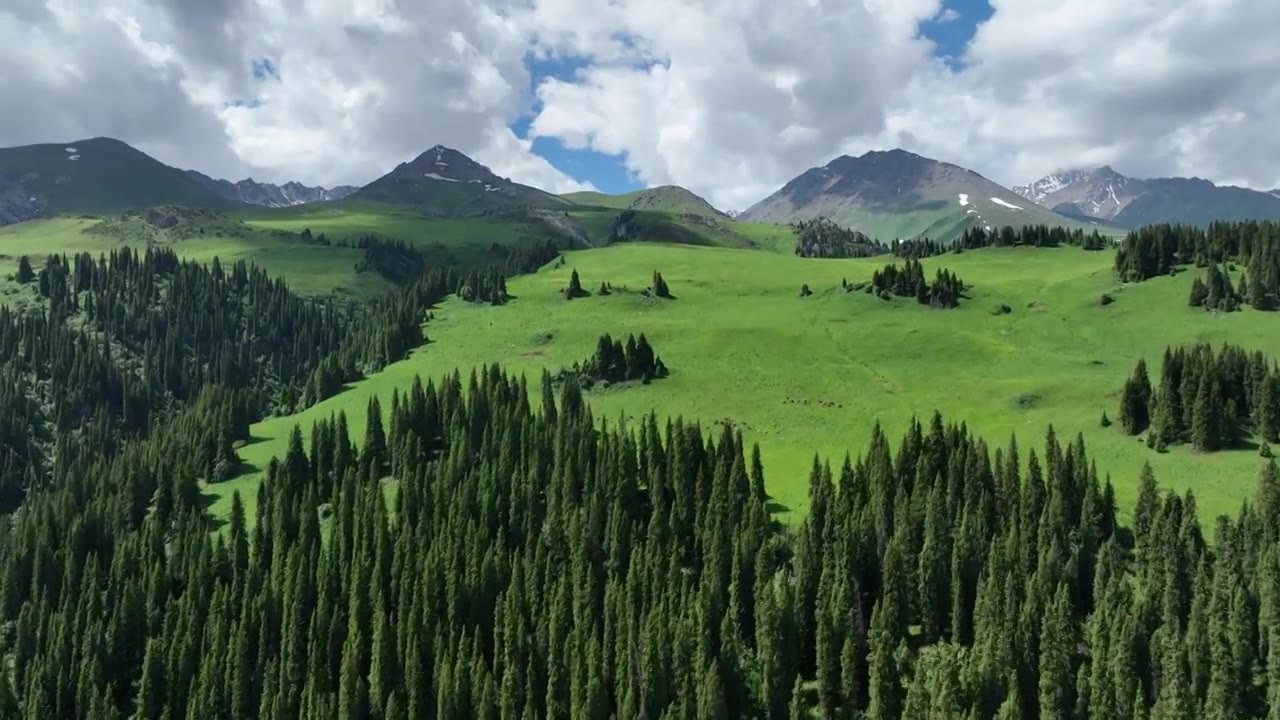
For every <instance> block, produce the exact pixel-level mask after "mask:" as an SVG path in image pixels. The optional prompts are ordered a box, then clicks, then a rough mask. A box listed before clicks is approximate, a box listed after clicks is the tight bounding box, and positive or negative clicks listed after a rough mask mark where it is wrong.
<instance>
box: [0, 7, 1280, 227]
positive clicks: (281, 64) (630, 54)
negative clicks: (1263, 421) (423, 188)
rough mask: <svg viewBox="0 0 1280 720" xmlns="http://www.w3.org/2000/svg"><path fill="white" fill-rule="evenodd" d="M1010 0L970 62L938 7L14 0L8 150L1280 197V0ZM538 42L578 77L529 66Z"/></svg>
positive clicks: (667, 178)
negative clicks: (1048, 183)
mask: <svg viewBox="0 0 1280 720" xmlns="http://www.w3.org/2000/svg"><path fill="white" fill-rule="evenodd" d="M991 4H992V6H993V8H994V10H995V13H994V15H993V17H992V18H991V19H990V20H989V21H987V22H986V23H984V24H983V25H982V26H980V27H979V29H978V32H977V34H976V36H975V37H974V38H973V40H972V42H971V43H970V45H969V47H968V49H967V52H966V54H965V64H964V65H963V66H962V67H961V69H959V70H956V69H952V68H949V67H947V66H946V65H945V64H944V63H943V62H942V61H941V60H939V59H938V58H936V57H935V53H934V48H933V47H932V45H931V44H930V43H929V41H927V40H925V39H922V38H921V37H920V36H919V33H918V31H917V30H918V25H919V23H920V22H922V21H924V20H928V19H930V18H939V17H940V12H941V11H942V9H943V8H942V6H941V3H940V2H939V0H861V1H860V2H841V1H838V0H782V2H777V1H776V0H706V1H705V2H690V1H689V0H616V1H615V2H611V3H607V4H601V3H599V2H589V1H588V0H496V1H495V2H490V3H475V2H469V1H468V0H432V1H431V2H399V3H396V2H391V0H360V1H358V2H350V1H346V2H340V1H338V0H307V1H305V2H303V1H301V0H300V1H299V2H291V3H280V2H276V1H274V0H216V1H211V2H201V3H186V2H176V0H170V1H168V2H155V1H154V0H102V2H99V3H93V4H91V5H84V4H81V3H76V2H67V1H66V0H10V1H9V2H6V3H4V4H3V6H0V64H2V65H3V66H4V67H5V68H6V70H5V78H6V82H4V83H0V106H3V107H6V108H21V111H20V112H6V113H3V114H0V144H3V145H13V144H20V143H26V142H44V141H60V140H61V141H66V140H72V139H75V138H80V137H89V136H94V135H111V136H114V137H119V138H121V139H123V140H126V141H128V142H131V143H133V144H135V145H137V146H138V147H140V148H141V149H143V150H145V151H147V152H150V153H152V154H154V155H156V156H157V157H159V158H160V159H162V160H164V161H165V162H169V163H171V164H174V165H178V166H181V167H194V168H196V169H200V170H202V171H204V172H208V173H210V174H215V175H220V176H225V177H232V178H238V177H243V176H245V175H249V174H252V175H254V176H255V177H258V178H260V179H264V180H265V179H270V180H283V179H297V180H302V181H306V182H309V183H324V184H337V183H363V182H367V181H368V180H370V179H372V178H373V177H376V176H377V175H379V174H380V173H382V172H385V171H386V170H388V169H390V168H391V167H394V166H395V164H396V163H398V162H401V161H403V160H406V159H408V158H410V157H412V156H414V155H416V154H417V153H419V152H421V151H422V150H423V149H424V148H426V147H429V146H431V145H434V144H436V143H441V144H444V145H448V146H451V147H456V148H457V149H459V150H461V151H463V152H466V153H468V154H470V155H472V156H474V157H475V158H476V159H477V160H480V161H481V162H484V163H486V164H488V165H490V167H492V169H493V170H494V171H495V172H496V173H498V174H499V175H504V176H510V177H512V178H513V179H514V180H517V181H519V182H524V183H528V184H532V185H537V186H541V187H545V188H547V189H550V190H553V191H566V190H572V189H579V188H582V187H584V186H586V185H587V184H588V183H587V181H589V180H590V177H589V172H586V171H583V170H581V169H576V168H574V167H565V168H561V169H557V168H556V167H553V166H552V165H551V164H550V163H549V162H547V161H546V160H545V159H543V158H542V157H539V156H538V155H536V154H535V153H534V152H533V149H532V141H533V140H534V139H535V138H539V137H541V138H549V139H555V140H558V141H560V142H562V143H563V144H565V145H566V146H568V147H571V148H581V149H587V150H592V151H597V152H601V153H607V154H614V155H619V156H621V157H622V159H623V162H624V163H625V165H626V167H627V169H628V170H629V171H630V172H631V173H632V174H633V175H634V176H635V177H636V178H638V179H639V180H640V181H641V182H644V183H646V184H651V185H659V184H665V183H674V184H680V185H684V186H686V187H688V188H690V189H691V190H693V191H694V192H697V193H699V194H701V195H703V196H705V197H707V198H708V199H710V200H711V201H712V202H714V203H715V204H717V205H719V206H721V207H745V206H747V205H749V204H751V203H752V202H754V201H755V200H758V199H759V198H761V197H763V196H764V195H766V194H768V193H769V192H772V191H773V190H776V189H777V187H778V186H779V185H780V184H782V183H783V182H785V181H786V180H788V179H790V178H791V177H793V176H794V175H796V174H798V173H799V172H802V171H803V170H805V169H806V168H809V167H812V166H816V165H821V164H824V163H826V162H827V161H829V160H830V159H831V158H832V157H834V156H836V155H838V154H840V153H842V152H843V153H850V154H860V153H861V152H863V151H865V150H868V149H883V148H889V147H904V148H907V149H910V150H912V151H914V152H918V153H920V154H924V155H928V156H931V157H935V158H938V159H942V160H946V161H949V162H954V163H957V164H960V165H964V166H967V167H971V168H973V169H975V170H977V171H979V172H981V173H983V174H984V175H987V176H988V177H991V178H992V179H993V180H996V181H997V182H1001V183H1003V184H1006V185H1011V184H1013V183H1015V182H1024V181H1026V180H1028V179H1031V178H1035V177H1039V176H1041V175H1044V174H1047V173H1049V172H1052V171H1054V170H1057V169H1060V168H1063V167H1081V166H1089V165H1092V164H1102V163H1110V164H1113V165H1115V166H1116V167H1117V168H1120V169H1122V171H1123V172H1126V173H1127V174H1130V175H1135V176H1139V177H1141V176H1158V175H1197V176H1200V177H1207V178H1210V179H1213V180H1216V181H1219V182H1227V183H1238V184H1245V185H1249V186H1252V187H1258V188H1272V187H1276V186H1278V185H1280V163H1276V162H1275V159H1276V158H1277V157H1280V133H1276V132H1274V127H1273V118H1275V117H1277V116H1280V74H1277V73H1276V72H1275V68H1276V67H1280V43H1275V42H1273V41H1272V39H1271V38H1270V37H1269V36H1270V34H1271V29H1272V28H1276V27H1280V3H1276V2H1256V1H1255V0H1149V1H1148V2H1144V3H1102V2H1084V3H1063V2H1060V1H1058V0H992V3H991ZM947 19H948V20H951V19H952V18H949V17H948V18H947ZM211 28H216V29H217V31H216V32H214V31H211V30H210V29H211ZM446 28H447V30H446ZM264 58H266V59H269V60H270V64H269V65H267V64H265V63H263V62H262V60H263V59H264ZM530 58H538V59H539V60H540V62H539V63H538V64H537V65H536V67H544V66H559V67H566V66H571V67H572V68H574V71H573V72H562V73H558V76H548V77H534V76H533V75H532V74H531V71H530V64H529V60H530ZM251 68H256V69H257V72H251ZM522 118H523V119H524V120H525V121H526V122H527V123H528V127H529V130H528V133H527V134H525V135H524V136H523V137H522V136H519V135H517V134H516V133H515V132H514V131H512V130H511V129H510V126H511V125H513V124H515V123H517V122H518V121H521V119H522ZM570 174H576V175H578V177H576V178H575V177H571V176H570Z"/></svg>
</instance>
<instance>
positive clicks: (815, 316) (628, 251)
mask: <svg viewBox="0 0 1280 720" xmlns="http://www.w3.org/2000/svg"><path fill="white" fill-rule="evenodd" d="M1112 261H1113V254H1112V253H1111V252H1109V251H1108V252H1092V253H1091V252H1086V251H1083V250H1080V249H1076V248H1061V249H1052V250H1047V249H1031V248H1017V249H984V250H977V251H970V252H966V253H963V254H959V255H952V254H949V255H945V256H942V257H938V258H932V259H928V260H925V261H924V264H925V266H926V268H925V269H926V272H927V273H928V274H929V275H932V273H933V269H934V268H936V267H946V268H948V269H950V270H951V271H953V272H955V273H957V274H958V275H959V276H960V277H961V278H963V279H964V281H965V282H966V283H968V284H969V285H971V286H972V288H971V290H970V292H969V297H968V299H966V300H964V301H963V303H962V305H961V306H960V307H959V308H958V309H954V310H934V309H930V308H927V307H924V306H921V305H918V304H916V303H915V302H914V301H913V300H910V299H906V298H895V299H893V300H890V301H886V300H881V299H879V298H877V297H875V296H872V295H868V294H865V293H862V292H853V293H847V292H845V291H844V290H843V289H842V287H841V280H842V279H847V280H848V281H849V282H850V283H857V282H861V281H864V280H867V279H869V278H870V276H871V274H872V272H873V271H875V270H876V269H878V268H880V267H882V266H883V265H884V264H885V263H886V262H887V259H885V258H880V259H878V260H877V259H866V260H813V259H804V258H798V257H795V256H792V255H785V254H773V253H762V252H757V251H749V250H735V249H725V248H710V247H690V246H680V245H661V244H649V243H636V244H618V245H613V246H610V247H606V248H601V249H593V250H585V251H577V252H571V253H567V254H566V263H565V264H564V265H563V266H557V265H556V264H555V263H553V264H552V265H551V266H548V267H546V268H543V269H542V270H541V271H540V272H538V273H536V274H532V275H527V276H524V277H520V278H516V279H513V280H511V281H510V282H509V283H508V287H509V289H510V291H511V293H512V294H513V295H514V296H515V299H514V300H512V301H511V302H510V303H509V304H507V305H505V306H501V307H490V306H479V305H469V304H467V303H464V302H461V301H458V300H456V299H450V300H448V301H446V302H445V303H443V304H441V305H440V306H439V307H438V308H437V309H436V310H435V318H434V319H433V320H431V321H430V322H429V323H427V325H426V332H427V334H428V336H429V337H430V342H429V343H428V344H427V345H425V346H424V347H422V348H419V349H418V350H416V351H415V352H414V353H413V354H412V355H411V356H410V357H409V358H407V359H406V360H404V361H401V362H399V363H396V364H394V365H392V366H390V367H388V368H387V369H385V370H384V371H382V372H380V373H378V374H376V375H373V376H372V377H369V378H367V379H366V380H364V381H361V382H359V383H357V384H355V385H353V386H351V387H349V388H347V389H346V390H345V391H344V392H342V393H341V394H339V395H337V396H335V397H333V398H330V399H328V400H326V401H325V402H322V403H320V404H319V405H317V406H315V407H312V408H310V409H308V410H306V411H305V412H302V413H300V414H297V415H294V416H289V417H279V418H271V419H268V420H266V421H264V422H261V423H259V424H257V425H255V426H254V428H253V436H254V440H253V441H252V442H251V443H250V444H249V445H247V446H246V447H244V448H243V449H242V450H241V455H242V457H243V458H244V460H245V461H246V462H247V463H248V464H249V465H250V466H251V467H252V468H253V469H252V470H251V471H249V472H246V473H245V474H243V475H241V476H240V477H239V478H236V479H234V480H231V481H229V482H226V483H222V484H218V485H214V486H210V487H209V488H208V491H209V492H211V493H213V494H214V495H216V496H217V500H216V502H215V511H223V510H225V509H226V508H228V507H229V504H230V496H231V493H232V491H234V490H240V491H241V493H242V495H243V496H244V499H245V500H246V502H247V503H248V504H249V505H250V507H252V504H253V500H254V489H255V487H256V484H257V482H258V478H259V475H260V472H261V470H262V468H264V467H265V465H266V463H267V462H268V461H269V459H270V458H271V457H272V456H273V455H278V454H281V453H282V452H283V450H284V447H285V443H286V442H287V437H288V434H289V432H290V430H291V429H292V427H293V426H294V425H295V424H300V425H301V426H302V427H303V428H304V429H309V426H310V424H311V422H312V421H314V420H315V419H316V418H319V417H325V416H328V415H330V414H331V413H336V412H338V411H345V412H346V413H347V416H348V419H349V421H350V423H351V425H352V432H353V434H354V437H355V438H356V439H357V440H358V439H359V438H361V437H362V436H363V431H364V424H365V408H366V406H367V403H368V400H369V398H370V397H371V396H373V395H377V396H379V397H380V398H381V399H382V400H383V406H384V408H385V407H387V406H388V405H389V402H388V401H389V398H390V395H391V393H392V392H393V391H395V390H396V389H401V390H403V389H405V388H407V387H408V386H409V385H410V383H411V382H412V381H413V378H414V376H415V375H420V376H422V378H423V380H424V382H425V381H426V380H428V379H432V378H435V379H438V378H440V377H442V376H444V375H446V374H448V373H452V372H453V371H455V370H457V371H460V372H461V373H463V375H464V379H465V376H466V375H467V374H469V373H470V372H471V370H472V369H473V368H476V367H479V366H484V365H487V364H489V363H498V364H501V365H503V366H505V367H506V368H508V369H509V370H512V371H515V372H518V373H524V374H525V375H526V376H527V377H528V379H529V383H530V385H531V391H533V392H534V393H535V394H536V391H537V383H538V381H539V377H540V374H541V371H542V370H543V369H544V368H547V369H550V370H552V371H555V370H556V369H558V368H561V367H565V366H568V365H571V364H573V363H574V362H576V361H580V360H583V359H585V358H587V357H588V356H589V355H590V354H591V353H592V352H593V351H594V348H595V345H596V341H597V339H598V338H599V336H600V335H601V334H602V333H605V332H607V333H610V334H612V335H613V336H614V337H619V336H622V337H623V338H625V336H626V335H627V334H628V333H636V334H639V333H645V335H646V336H647V337H648V338H649V340H650V342H651V343H652V344H653V347H654V349H655V350H656V351H657V353H658V354H659V356H660V357H661V358H662V359H663V361H664V362H665V363H666V365H667V366H668V367H669V368H670V370H671V375H670V377H668V378H665V379H662V380H657V381H654V382H653V383H652V384H650V385H639V384H632V385H626V386H618V387H613V388H608V389H604V390H598V391H592V392H591V393H589V401H590V403H591V405H592V407H593V409H594V412H595V414H596V417H597V419H598V420H599V421H600V422H608V423H634V422H636V421H637V419H639V418H642V417H643V416H645V415H646V414H648V413H650V412H653V413H656V414H657V415H658V416H659V417H660V418H666V417H674V416H683V417H685V418H689V419H697V420H698V421H699V422H700V423H701V424H702V425H703V427H704V428H706V430H707V431H708V432H718V431H719V426H720V425H721V424H725V423H728V424H730V425H732V426H733V427H735V428H738V429H741V431H742V432H743V434H744V436H745V438H746V439H747V440H748V442H759V443H760V445H761V449H762V453H763V457H764V462H765V472H766V477H767V479H768V489H769V491H770V493H771V494H772V495H773V497H774V499H775V500H776V501H777V502H778V503H780V504H781V505H783V506H785V508H786V509H787V510H788V511H791V512H792V513H799V512H803V511H804V509H805V505H806V497H805V496H806V487H807V482H808V474H809V468H810V466H811V464H812V462H813V458H814V456H815V454H816V455H818V456H819V457H821V458H823V459H825V460H830V461H831V462H832V463H833V464H836V463H839V462H840V461H841V459H842V458H843V456H844V454H845V453H846V451H847V450H848V449H850V448H862V447H865V445H866V441H867V438H868V436H869V434H870V433H871V431H872V428H873V427H874V425H875V424H876V423H877V422H878V423H881V424H882V425H883V427H884V428H885V430H886V432H887V434H888V435H889V438H890V440H891V442H896V441H897V440H898V439H899V438H900V437H901V435H902V433H903V432H904V431H905V430H906V428H907V426H908V424H909V422H910V420H911V418H912V416H913V415H915V416H919V417H920V418H921V420H922V421H923V422H927V421H928V419H929V416H930V415H931V414H932V413H933V411H934V410H935V409H936V410H938V411H940V412H941V413H942V414H943V416H944V417H945V418H946V419H947V420H948V421H955V422H960V421H963V422H965V423H967V425H968V426H969V428H971V429H972V430H974V431H976V432H977V433H978V434H980V435H981V436H983V437H984V438H986V439H987V441H988V443H989V444H991V445H992V449H993V451H994V448H995V447H997V446H1004V445H1005V444H1006V443H1007V441H1008V439H1009V437H1010V436H1011V435H1013V434H1016V435H1017V437H1018V440H1019V444H1020V447H1021V448H1022V450H1023V454H1024V457H1025V454H1026V452H1027V451H1028V450H1029V449H1032V448H1040V447H1041V446H1042V440H1043V437H1044V433H1045V431H1046V429H1047V428H1048V426H1049V425H1050V424H1053V425H1054V426H1055V428H1056V431H1057V432H1058V433H1059V435H1060V436H1061V437H1064V438H1073V437H1074V436H1075V435H1076V434H1077V433H1081V434H1083V436H1084V439H1085V442H1086V444H1087V446H1088V448H1089V451H1090V453H1091V455H1092V457H1093V458H1095V459H1096V461H1097V463H1098V470H1099V472H1100V473H1101V474H1104V475H1108V474H1109V475H1110V476H1111V477H1112V479H1113V482H1114V483H1115V486H1116V490H1117V496H1118V500H1119V503H1120V509H1121V512H1122V513H1123V514H1126V515H1127V513H1128V512H1129V509H1130V508H1131V506H1132V501H1133V498H1134V494H1135V490H1136V485H1137V478H1138V473H1139V471H1140V469H1141V467H1142V464H1143V463H1144V462H1150V463H1151V464H1152V466H1153V468H1154V469H1155V471H1156V476H1157V478H1158V479H1159V481H1160V482H1161V483H1162V484H1163V485H1164V486H1166V487H1170V488H1173V489H1176V490H1178V491H1182V490H1186V489H1192V490H1194V491H1195V493H1196V496H1197V500H1198V503H1199V508H1200V512H1201V516H1202V518H1204V519H1206V520H1207V519H1209V518H1212V517H1213V516H1216V515H1217V514H1219V513H1234V512H1235V511H1236V510H1237V509H1238V508H1239V505H1240V503H1241V502H1242V500H1243V499H1245V498H1246V497H1247V496H1248V494H1249V493H1250V492H1251V491H1252V489H1253V483H1254V479H1255V477H1256V475H1257V471H1258V469H1259V468H1260V467H1261V464H1262V460H1261V458H1260V457H1259V456H1258V453H1257V451H1256V450H1245V449H1241V450H1232V451H1228V452H1221V453H1216V454H1212V455H1200V454H1196V453H1194V452H1192V451H1190V450H1189V449H1187V448H1184V447H1177V448H1174V449H1173V450H1172V451H1171V452H1169V453H1167V454H1157V453H1155V452H1154V451H1151V450H1148V449H1147V448H1146V447H1145V445H1143V444H1142V443H1140V442H1139V441H1138V440H1136V439H1135V438H1132V437H1127V436H1125V435H1124V434H1123V433H1122V432H1121V431H1120V429H1119V427H1118V426H1113V427H1110V428H1102V427H1100V425H1099V418H1100V416H1101V414H1102V412H1103V411H1104V410H1105V411H1106V412H1107V413H1108V414H1109V415H1110V416H1111V417H1113V418H1115V417H1117V415H1118V407H1117V406H1118V397H1119V391H1120V389H1121V387H1122V385H1123V383H1124V380H1125V378H1126V377H1127V376H1128V375H1129V374H1130V372H1131V371H1132V369H1133V366H1134V364H1135V363H1136V362H1137V360H1138V359H1139V358H1144V357H1145V358H1146V359H1147V360H1148V361H1149V362H1150V363H1151V364H1152V369H1153V372H1154V373H1157V374H1156V377H1155V379H1156V380H1158V367H1159V360H1160V357H1161V355H1162V354H1163V352H1164V349H1165V347H1166V346H1168V345H1171V344H1180V343H1192V342H1196V341H1208V342H1212V343H1214V344H1219V343H1221V342H1226V341H1229V342H1234V343H1239V344H1242V345H1244V346H1246V347H1248V348H1251V349H1259V350H1263V351H1265V352H1267V353H1269V354H1271V355H1280V332H1277V331H1276V329H1277V327H1278V324H1280V317H1278V316H1276V315H1269V314H1265V313H1259V312H1255V311H1253V310H1249V309H1246V310H1244V311H1242V312H1237V313H1232V314H1229V315H1216V314H1210V313H1206V312H1204V311H1201V310H1197V309H1192V308H1189V307H1187V294H1188V291H1189V287H1190V284H1191V281H1192V278H1193V277H1194V276H1195V275H1196V273H1194V272H1185V273H1181V274H1180V275H1177V276H1174V277H1165V278H1159V279H1155V280H1151V281H1148V282H1146V283H1142V284H1138V285H1127V286H1118V285H1117V283H1116V281H1115V279H1114V276H1113V274H1112V272H1111V265H1112ZM575 268H576V269H577V271H578V272H579V274H580V276H581V280H582V285H583V287H584V288H587V289H588V290H590V291H592V293H593V295H592V296H591V297H587V298H580V299H575V300H572V301H566V300H565V299H564V298H563V297H562V295H561V294H560V293H559V290H560V288H562V287H564V286H565V285H566V284H567V282H568V278H569V274H570V272H571V271H572V270H573V269H575ZM655 269H656V270H660V271H661V272H662V274H663V277H664V278H665V279H666V281H667V283H668V284H669V285H670V287H671V292H672V293H673V294H674V295H675V299H674V300H658V299H651V298H648V297H645V296H644V295H642V294H640V292H639V291H640V290H641V289H643V288H645V287H646V286H648V285H649V284H650V281H651V278H652V273H653V271H654V270H655ZM604 281H607V282H609V283H610V284H612V285H613V286H614V288H616V289H617V291H616V292H615V293H614V294H612V295H609V296H607V297H601V296H597V295H595V294H594V293H595V292H596V291H597V289H598V288H599V286H600V284H601V282H604ZM802 284H808V285H809V286H810V288H811V289H812V290H813V291H814V294H813V295H811V296H809V297H804V298H802V297H800V292H799V291H800V287H801V285H802ZM622 288H628V289H629V290H622ZM1103 293H1111V294H1112V295H1113V296H1114V297H1115V300H1116V301H1115V302H1114V303H1113V304H1110V305H1106V306H1104V305H1102V304H1101V303H1100V302H1099V300H1100V297H1101V296H1102V294H1103ZM997 305H1008V306H1009V307H1010V308H1011V309H1012V312H1010V313H1008V314H995V313H993V308H994V307H995V306H997ZM795 516H796V515H793V516H792V517H795Z"/></svg>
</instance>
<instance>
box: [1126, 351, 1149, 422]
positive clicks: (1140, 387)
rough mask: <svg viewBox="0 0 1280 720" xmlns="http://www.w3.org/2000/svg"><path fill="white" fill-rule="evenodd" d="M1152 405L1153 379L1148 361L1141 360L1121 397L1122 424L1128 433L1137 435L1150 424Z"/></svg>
mask: <svg viewBox="0 0 1280 720" xmlns="http://www.w3.org/2000/svg"><path fill="white" fill-rule="evenodd" d="M1150 405H1151V379H1150V377H1148V375H1147V363H1146V361H1145V360H1139V361H1138V365H1137V367H1135V368H1134V370H1133V375H1132V376H1131V377H1130V378H1129V380H1128V381H1127V382H1126V383H1125V385H1124V393H1123V394H1122V395H1121V397H1120V424H1121V426H1122V427H1124V431H1125V432H1126V433H1128V434H1130V435H1137V434H1139V433H1141V432H1142V431H1144V430H1146V429H1147V427H1149V426H1150V424H1151V415H1150Z"/></svg>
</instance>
